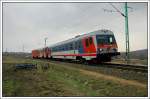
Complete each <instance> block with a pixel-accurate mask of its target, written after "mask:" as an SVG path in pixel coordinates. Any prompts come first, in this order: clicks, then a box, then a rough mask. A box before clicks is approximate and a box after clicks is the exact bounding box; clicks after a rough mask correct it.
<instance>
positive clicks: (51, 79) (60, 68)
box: [2, 56, 147, 96]
mask: <svg viewBox="0 0 150 99" xmlns="http://www.w3.org/2000/svg"><path fill="white" fill-rule="evenodd" d="M24 62H29V63H30V62H31V63H37V64H38V68H37V69H31V70H17V71H14V65H15V64H17V63H24ZM43 65H45V62H44V61H39V60H34V61H33V60H31V59H21V58H15V57H12V56H6V57H3V70H2V71H3V75H2V89H3V96H147V88H144V87H138V86H133V85H128V84H125V85H124V84H121V83H118V82H115V81H111V80H108V79H104V78H101V79H100V78H97V77H93V76H92V75H91V76H90V75H86V74H84V73H82V72H81V71H80V69H79V68H73V67H71V66H69V65H64V64H54V63H51V62H50V63H49V69H46V70H43V69H42V68H41V67H42V66H43Z"/></svg>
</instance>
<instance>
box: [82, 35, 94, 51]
mask: <svg viewBox="0 0 150 99" xmlns="http://www.w3.org/2000/svg"><path fill="white" fill-rule="evenodd" d="M84 51H85V53H95V52H96V48H95V45H94V40H93V38H92V37H86V38H85V39H84Z"/></svg>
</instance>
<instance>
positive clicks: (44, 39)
mask: <svg viewBox="0 0 150 99" xmlns="http://www.w3.org/2000/svg"><path fill="white" fill-rule="evenodd" d="M46 40H47V37H46V38H44V41H45V46H44V47H45V48H46Z"/></svg>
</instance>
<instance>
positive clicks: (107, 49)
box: [96, 30, 120, 61]
mask: <svg viewBox="0 0 150 99" xmlns="http://www.w3.org/2000/svg"><path fill="white" fill-rule="evenodd" d="M96 42H97V59H98V60H99V61H111V57H113V56H117V55H120V53H119V52H118V46H117V43H116V40H115V37H114V34H113V32H111V31H109V30H107V31H103V33H101V34H97V35H96Z"/></svg>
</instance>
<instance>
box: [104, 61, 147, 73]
mask: <svg viewBox="0 0 150 99" xmlns="http://www.w3.org/2000/svg"><path fill="white" fill-rule="evenodd" d="M102 65H104V66H106V67H112V68H119V69H126V70H134V71H140V72H148V66H146V65H131V64H117V63H102Z"/></svg>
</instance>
